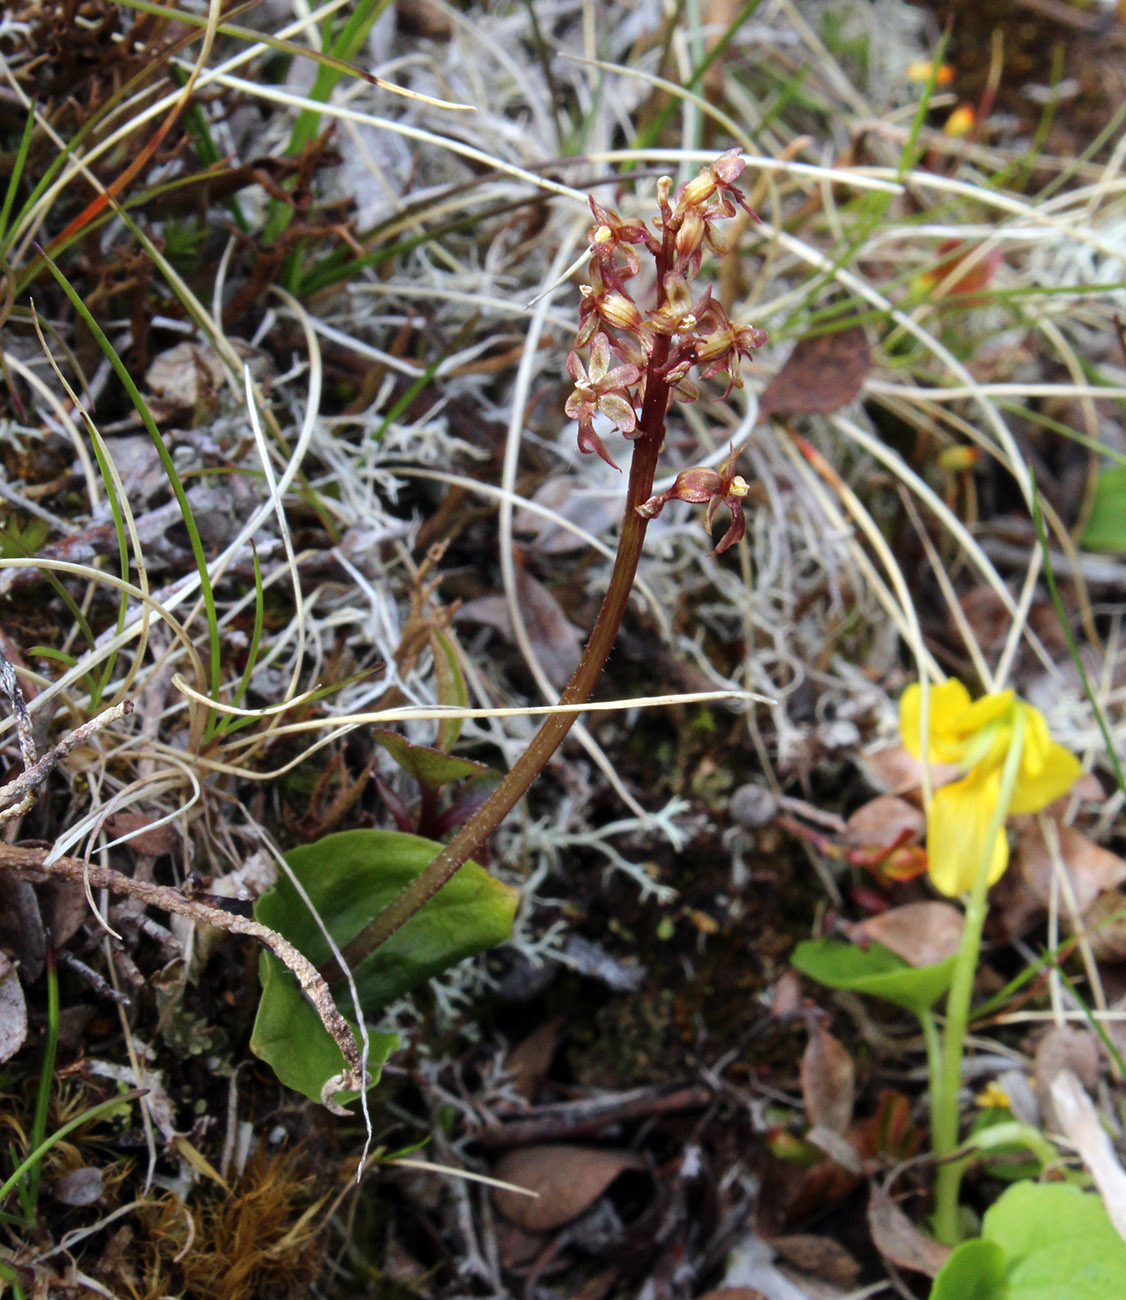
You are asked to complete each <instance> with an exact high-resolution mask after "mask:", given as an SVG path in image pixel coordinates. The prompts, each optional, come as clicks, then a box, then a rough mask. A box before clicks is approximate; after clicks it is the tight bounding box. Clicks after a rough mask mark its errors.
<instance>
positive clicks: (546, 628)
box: [456, 568, 582, 688]
mask: <svg viewBox="0 0 1126 1300" xmlns="http://www.w3.org/2000/svg"><path fill="white" fill-rule="evenodd" d="M516 600H517V602H518V603H519V605H520V613H521V616H522V617H523V620H524V626H525V628H526V629H527V632H528V640H529V641H530V643H531V646H532V650H533V652H534V653H535V656H536V658H537V659H538V660H539V663H540V667H541V668H542V669H543V671H544V673H545V674H546V676H547V679H548V680H549V681H550V682H551V684H552V685H553V686H556V687H560V688H562V687H563V686H565V685H566V684H567V682H568V681H569V680H570V677H571V674H572V673H573V672H574V671H575V668H576V667H577V665H578V662H579V659H580V658H581V657H582V634H581V633H580V632H579V629H578V628H577V627H576V626H575V625H574V623H572V622H571V621H570V620H569V619H568V618H567V615H566V614H565V613H564V612H563V607H562V606H561V605H560V604H559V602H558V601H557V600H556V599H555V597H554V596H553V595H552V594H551V592H550V591H548V589H547V588H546V587H545V586H544V585H543V583H542V582H538V581H537V580H536V579H535V578H533V577H532V575H531V574H530V573H528V571H527V570H526V569H519V568H518V569H517V570H516ZM456 617H457V621H458V622H459V623H460V622H465V623H484V624H486V625H487V626H488V627H493V628H496V630H497V631H498V632H499V633H500V634H501V635H502V636H503V637H506V638H507V639H508V640H509V641H515V632H514V630H513V627H512V615H511V614H510V612H509V608H508V601H507V600H506V599H505V598H504V597H503V596H482V597H481V598H480V599H479V600H471V601H468V602H467V603H466V604H464V605H462V607H461V608H460V609H459V610H458V612H457V616H456Z"/></svg>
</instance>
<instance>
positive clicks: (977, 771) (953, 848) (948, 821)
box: [899, 678, 1080, 896]
mask: <svg viewBox="0 0 1126 1300" xmlns="http://www.w3.org/2000/svg"><path fill="white" fill-rule="evenodd" d="M922 697H923V692H922V688H921V687H919V686H918V685H914V686H909V687H908V688H907V689H906V690H905V691H904V692H903V697H902V699H901V700H900V701H899V726H900V730H901V732H902V733H903V743H904V745H906V747H907V749H908V750H909V751H910V752H911V754H913V755H914V756H915V758H918V759H922V757H923V742H922V726H921V710H922ZM1018 711H1019V712H1020V713H1021V714H1022V715H1023V718H1024V742H1023V745H1022V747H1021V755H1020V766H1019V767H1018V769H1017V776H1016V782H1015V784H1014V786H1013V791H1012V796H1011V798H1010V800H1009V806H1008V811H1009V812H1013V813H1031V812H1039V811H1040V809H1041V808H1046V807H1047V806H1048V804H1050V803H1051V802H1052V800H1053V799H1058V798H1059V796H1060V795H1061V794H1065V793H1066V792H1067V791H1068V790H1069V789H1070V788H1071V786H1072V783H1073V782H1074V781H1075V780H1076V778H1077V777H1078V776H1079V772H1080V767H1079V761H1078V759H1076V757H1075V756H1074V754H1071V753H1069V752H1068V751H1067V750H1066V749H1064V747H1063V746H1062V745H1057V744H1056V742H1055V741H1054V740H1053V739H1052V738H1051V736H1050V735H1049V734H1048V724H1047V723H1046V722H1045V721H1044V715H1043V714H1042V713H1041V712H1040V711H1039V710H1038V709H1034V708H1033V707H1032V705H1031V704H1025V703H1024V701H1023V700H1018V699H1017V698H1016V696H1015V695H1014V694H1013V692H1012V691H999V692H997V693H996V694H995V695H985V696H983V697H982V698H981V699H980V700H977V701H971V700H970V693H969V691H967V690H966V688H965V687H964V686H963V685H962V683H961V682H959V681H956V680H954V679H953V678H951V679H950V680H949V681H946V682H943V683H942V685H941V686H934V687H932V688H931V691H930V725H929V735H928V737H927V741H928V743H927V753H926V758H927V761H928V762H931V763H954V764H956V765H957V766H958V767H961V768H964V769H966V774H965V776H963V777H962V779H961V780H960V781H955V782H953V783H952V784H950V785H944V786H942V787H941V788H939V789H938V790H936V791H935V793H934V799H933V801H932V803H931V808H930V815H929V817H928V819H927V854H928V858H929V866H928V870H929V872H930V877H931V880H932V881H933V882H934V884H935V887H936V888H937V889H938V890H939V891H940V892H941V893H943V894H948V895H951V896H953V895H956V894H963V893H965V892H966V891H967V890H969V889H971V888H972V887H973V882H974V877H975V876H976V875H977V871H978V867H979V866H980V864H981V862H982V859H983V858H984V856H985V852H986V849H987V847H988V846H987V845H986V836H987V835H988V834H989V820H990V818H991V817H992V815H993V810H994V809H995V808H996V806H997V801H998V799H999V797H1000V793H1001V769H1002V767H1003V766H1004V764H1005V758H1006V756H1007V755H1008V752H1009V748H1010V746H1011V745H1012V740H1013V724H1014V721H1015V719H1016V716H1017V713H1018ZM989 853H990V857H989V871H988V880H989V883H990V884H991V885H992V884H993V883H994V881H996V880H998V879H999V878H1000V876H1001V874H1002V873H1003V872H1004V870H1005V867H1006V866H1007V865H1008V862H1009V843H1008V840H1007V839H1006V838H1005V832H1004V828H1002V829H1001V831H1000V832H999V834H998V835H997V837H996V839H995V840H994V843H993V845H992V847H991V848H989Z"/></svg>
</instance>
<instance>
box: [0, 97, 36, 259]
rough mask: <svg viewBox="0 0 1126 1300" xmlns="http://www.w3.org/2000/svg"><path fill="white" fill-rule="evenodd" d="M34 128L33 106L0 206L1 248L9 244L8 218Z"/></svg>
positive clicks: (28, 115)
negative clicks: (2, 202) (0, 205)
mask: <svg viewBox="0 0 1126 1300" xmlns="http://www.w3.org/2000/svg"><path fill="white" fill-rule="evenodd" d="M34 130H35V109H34V107H32V108H29V109H28V111H27V121H26V122H25V123H24V128H23V135H22V137H21V138H20V147H19V148H18V149H17V150H16V158H15V162H13V163H12V171H11V174H10V175H9V177H8V188H7V190H6V191H5V193H4V205H3V207H0V250H3V249H5V248H7V246H8V245H7V239H6V236H7V233H8V218H9V217H10V216H11V215H12V204H13V203H14V202H15V201H16V191H17V190H18V189H19V184H20V177H21V176H22V175H23V169H24V164H25V163H26V162H27V151H28V149H29V148H30V146H31V133H32V131H34Z"/></svg>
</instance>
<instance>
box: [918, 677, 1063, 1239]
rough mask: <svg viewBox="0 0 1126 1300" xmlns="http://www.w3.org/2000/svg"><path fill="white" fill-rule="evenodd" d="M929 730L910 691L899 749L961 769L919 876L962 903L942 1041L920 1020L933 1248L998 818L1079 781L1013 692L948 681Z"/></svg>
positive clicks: (939, 808)
mask: <svg viewBox="0 0 1126 1300" xmlns="http://www.w3.org/2000/svg"><path fill="white" fill-rule="evenodd" d="M929 706H930V708H929V713H930V717H929V726H928V729H927V734H926V736H925V737H924V736H923V733H922V711H923V698H922V688H921V687H919V686H917V685H915V686H909V687H908V688H907V690H906V691H905V692H904V694H903V698H902V699H901V700H900V705H899V717H900V728H901V730H902V733H903V743H904V744H905V745H906V747H907V748H908V750H910V752H911V753H912V754H913V755H914V756H915V757H916V758H919V759H922V760H924V761H929V762H940V763H957V764H959V765H960V766H961V767H964V768H966V769H968V770H967V771H966V773H965V775H964V776H963V777H962V778H961V779H960V780H958V781H955V782H952V783H950V784H949V785H944V786H941V787H940V788H939V789H938V790H936V791H935V792H934V796H933V798H932V799H931V801H930V807H929V808H928V810H927V855H928V868H927V869H928V872H929V874H930V877H931V880H932V881H933V883H934V885H935V888H936V889H938V890H939V891H940V892H941V893H944V894H947V895H956V894H964V895H965V896H966V900H965V908H966V914H965V923H964V926H963V930H962V944H961V947H960V949H959V950H958V956H957V960H956V962H955V965H954V976H953V979H952V981H951V984H950V991H949V993H948V994H947V999H946V1025H945V1029H944V1031H943V1034H942V1038H941V1041H940V1040H939V1038H938V1034H937V1031H936V1028H935V1025H934V1019H933V1017H932V1016H931V1014H930V1012H928V1013H927V1015H926V1017H925V1018H924V1020H923V1029H924V1033H925V1036H926V1042H927V1064H928V1072H929V1074H930V1088H931V1142H932V1145H933V1147H934V1155H935V1158H936V1160H937V1161H938V1162H939V1164H938V1168H937V1172H936V1175H935V1208H934V1229H935V1235H936V1236H937V1237H938V1239H939V1240H940V1241H943V1242H946V1243H948V1244H951V1245H953V1244H955V1243H956V1242H958V1241H959V1240H960V1239H961V1236H962V1233H961V1225H960V1219H959V1212H958V1193H959V1189H960V1187H961V1182H962V1174H963V1172H964V1171H965V1167H966V1161H965V1160H963V1159H956V1158H954V1153H955V1152H956V1151H957V1149H958V1092H959V1089H960V1087H961V1080H962V1060H963V1057H964V1055H965V1042H966V1033H967V1031H968V1028H969V1018H970V999H971V997H972V995H973V985H974V976H975V974H976V973H977V963H978V957H979V955H980V952H981V936H982V931H983V930H984V928H985V916H986V907H987V903H986V896H987V894H988V892H989V887H990V885H992V884H994V883H995V882H996V881H997V880H998V879H1000V877H1001V875H1002V874H1003V872H1004V870H1005V867H1006V866H1007V865H1008V861H1009V844H1008V840H1007V839H1006V837H1005V819H1006V817H1008V815H1009V814H1010V813H1030V812H1038V811H1040V810H1041V809H1043V808H1046V807H1047V806H1048V804H1050V803H1051V802H1052V801H1053V800H1055V799H1057V798H1059V796H1060V795H1062V794H1065V793H1066V792H1067V791H1068V790H1069V789H1070V788H1071V786H1072V784H1073V783H1074V782H1075V780H1076V779H1077V778H1078V776H1079V773H1080V770H1081V769H1080V766H1079V762H1078V760H1077V759H1076V758H1075V756H1074V755H1073V754H1071V753H1069V752H1068V751H1067V750H1066V749H1064V748H1063V746H1062V745H1059V744H1057V743H1056V742H1055V741H1054V740H1052V738H1051V736H1050V735H1049V734H1048V724H1047V723H1046V722H1045V720H1044V716H1043V714H1041V713H1040V712H1039V711H1038V710H1037V709H1034V708H1033V707H1032V705H1030V704H1026V703H1025V702H1024V701H1023V700H1018V699H1017V698H1016V696H1015V695H1014V693H1013V692H1012V691H1001V692H999V693H997V694H993V695H986V696H984V697H983V698H982V699H980V700H978V701H977V702H976V703H971V701H970V694H969V692H968V691H967V690H966V688H965V687H964V686H963V685H962V683H961V682H959V681H955V680H953V679H951V680H950V681H947V682H944V683H943V684H942V685H941V686H936V687H934V688H933V689H932V690H931V691H930V695H929Z"/></svg>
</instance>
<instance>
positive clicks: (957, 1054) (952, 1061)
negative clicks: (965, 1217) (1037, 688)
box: [928, 707, 1024, 1246]
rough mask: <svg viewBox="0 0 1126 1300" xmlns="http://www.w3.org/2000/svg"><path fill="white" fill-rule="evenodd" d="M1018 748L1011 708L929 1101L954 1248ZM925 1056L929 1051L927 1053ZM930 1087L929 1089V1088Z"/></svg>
mask: <svg viewBox="0 0 1126 1300" xmlns="http://www.w3.org/2000/svg"><path fill="white" fill-rule="evenodd" d="M1023 750H1024V710H1023V709H1021V708H1019V707H1018V708H1017V709H1016V710H1015V717H1014V719H1013V735H1012V740H1011V741H1010V744H1009V752H1008V753H1007V754H1006V755H1005V765H1004V767H1003V768H1002V769H1001V784H1000V789H999V791H998V795H997V803H996V805H995V806H994V808H993V814H992V816H991V817H990V819H989V827H988V830H987V832H986V836H985V846H984V848H983V850H982V855H981V861H980V862H979V863H978V868H977V875H976V876H975V878H974V884H973V888H972V889H971V890H970V893H969V897H968V898H967V900H966V919H965V924H964V928H963V930H962V946H961V948H959V950H958V960H957V962H956V963H955V966H954V978H953V980H952V981H951V983H950V992H949V994H948V995H947V999H946V1027H945V1030H944V1032H943V1042H942V1070H941V1078H940V1080H939V1089H938V1096H937V1098H936V1097H933V1096H932V1098H931V1116H932V1118H931V1143H932V1145H933V1147H934V1154H935V1158H936V1159H937V1160H939V1161H940V1162H942V1163H940V1164H939V1166H938V1169H937V1171H936V1173H935V1189H934V1231H935V1236H936V1237H937V1238H938V1240H939V1241H942V1242H945V1243H946V1244H947V1245H951V1246H953V1245H956V1244H957V1243H958V1242H959V1241H960V1240H961V1237H962V1233H961V1227H960V1222H959V1214H958V1192H959V1189H960V1187H961V1184H962V1174H963V1173H964V1171H965V1168H966V1165H967V1164H968V1163H969V1162H968V1158H967V1159H961V1160H951V1159H950V1157H951V1156H952V1155H953V1154H954V1152H955V1150H957V1146H958V1091H959V1089H960V1087H961V1083H962V1060H963V1057H964V1056H965V1047H966V1032H967V1030H968V1028H969V1020H970V998H971V996H972V995H973V986H974V976H975V975H976V974H977V961H978V956H979V955H980V953H981V935H982V931H983V930H984V928H985V913H986V895H987V894H988V892H989V864H990V861H991V860H992V857H993V845H994V843H995V842H996V839H997V836H998V835H1002V834H1004V826H1005V818H1006V816H1007V815H1008V812H1009V804H1010V803H1011V802H1012V797H1013V788H1014V787H1015V785H1016V779H1017V772H1018V770H1019V768H1020V760H1021V754H1022V752H1023ZM928 1055H929V1052H928ZM933 1086H934V1085H933V1083H932V1088H933Z"/></svg>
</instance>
